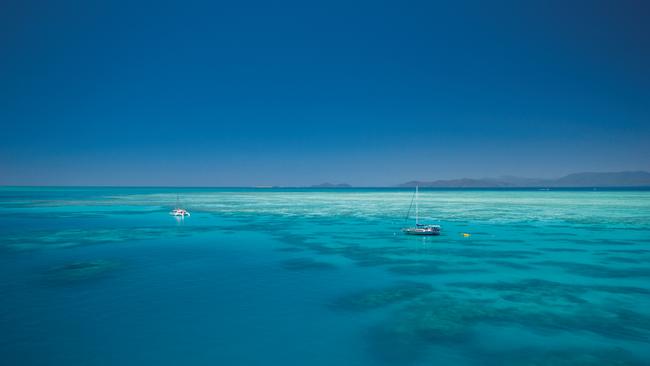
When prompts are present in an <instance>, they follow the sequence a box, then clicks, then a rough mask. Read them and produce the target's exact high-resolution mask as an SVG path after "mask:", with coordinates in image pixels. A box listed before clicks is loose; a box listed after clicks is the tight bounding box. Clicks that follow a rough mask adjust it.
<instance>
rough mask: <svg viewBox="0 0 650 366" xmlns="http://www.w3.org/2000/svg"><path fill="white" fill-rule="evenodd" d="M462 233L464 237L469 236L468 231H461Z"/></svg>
mask: <svg viewBox="0 0 650 366" xmlns="http://www.w3.org/2000/svg"><path fill="white" fill-rule="evenodd" d="M462 234H463V236H464V237H466V238H469V236H470V235H469V234H468V233H462Z"/></svg>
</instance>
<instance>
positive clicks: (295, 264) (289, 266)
mask: <svg viewBox="0 0 650 366" xmlns="http://www.w3.org/2000/svg"><path fill="white" fill-rule="evenodd" d="M282 268H284V269H286V270H289V271H307V270H329V269H336V268H337V267H336V266H335V265H333V264H331V263H327V262H320V261H316V260H313V259H311V258H296V259H289V260H286V261H284V262H282Z"/></svg>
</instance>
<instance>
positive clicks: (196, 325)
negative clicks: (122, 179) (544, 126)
mask: <svg viewBox="0 0 650 366" xmlns="http://www.w3.org/2000/svg"><path fill="white" fill-rule="evenodd" d="M177 194H178V195H180V199H181V202H182V205H183V206H184V208H186V209H188V210H189V211H190V212H191V213H192V216H191V217H189V218H186V219H184V220H177V219H175V218H173V217H171V216H169V214H168V212H169V210H170V209H171V208H173V207H172V206H174V204H175V202H176V195H177ZM412 194H413V193H412V191H410V190H408V189H404V190H400V189H330V190H327V189H326V190H317V189H199V188H191V189H190V188H174V189H172V188H39V187H31V188H17V187H5V188H0V216H1V217H2V220H0V276H1V277H0V278H2V279H3V281H2V282H1V283H0V299H2V300H1V301H0V329H2V332H1V333H0V359H2V360H5V361H6V362H7V364H21V365H62V364H66V365H115V364H120V365H142V364H157V365H178V364H187V365H215V364H219V365H270V364H277V365H333V364H339V365H431V364H438V365H440V364H442V365H447V364H448V365H619V364H620V365H648V364H649V363H648V361H647V360H650V351H648V350H649V349H650V347H649V343H650V285H649V283H650V191H648V190H605V191H603V190H564V191H556V190H553V191H541V190H421V191H420V202H419V203H420V215H421V219H422V221H425V222H426V223H432V224H440V225H442V227H443V232H442V235H441V236H439V237H409V236H405V235H402V234H401V233H400V229H401V228H402V227H403V226H404V225H412V221H405V220H404V219H405V218H404V216H405V214H406V211H407V209H408V204H409V202H410V199H411V197H412ZM462 233H468V234H470V236H469V237H464V236H463V235H461V234H462Z"/></svg>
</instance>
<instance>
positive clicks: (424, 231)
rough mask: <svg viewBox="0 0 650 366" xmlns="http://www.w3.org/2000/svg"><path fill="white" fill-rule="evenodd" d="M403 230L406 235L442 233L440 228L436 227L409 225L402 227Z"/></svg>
mask: <svg viewBox="0 0 650 366" xmlns="http://www.w3.org/2000/svg"><path fill="white" fill-rule="evenodd" d="M402 232H403V233H404V234H406V235H420V236H433V235H440V228H436V227H425V228H420V227H408V228H404V229H402Z"/></svg>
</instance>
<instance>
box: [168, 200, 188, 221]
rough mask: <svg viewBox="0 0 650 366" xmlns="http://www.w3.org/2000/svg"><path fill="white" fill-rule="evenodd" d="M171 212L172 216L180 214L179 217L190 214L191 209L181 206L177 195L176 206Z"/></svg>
mask: <svg viewBox="0 0 650 366" xmlns="http://www.w3.org/2000/svg"><path fill="white" fill-rule="evenodd" d="M169 214H170V215H172V216H179V217H185V216H190V213H189V211H187V210H185V209H183V208H181V207H180V204H179V199H178V195H176V208H175V209H173V210H171V212H169Z"/></svg>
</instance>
